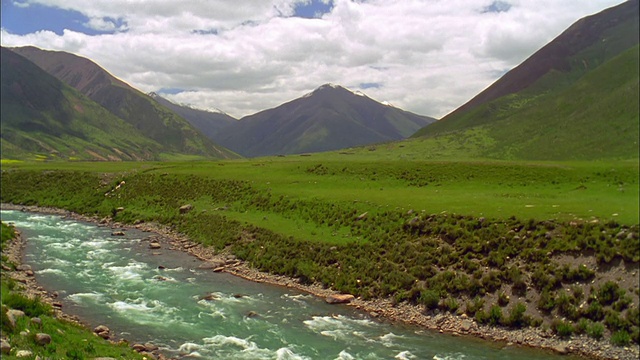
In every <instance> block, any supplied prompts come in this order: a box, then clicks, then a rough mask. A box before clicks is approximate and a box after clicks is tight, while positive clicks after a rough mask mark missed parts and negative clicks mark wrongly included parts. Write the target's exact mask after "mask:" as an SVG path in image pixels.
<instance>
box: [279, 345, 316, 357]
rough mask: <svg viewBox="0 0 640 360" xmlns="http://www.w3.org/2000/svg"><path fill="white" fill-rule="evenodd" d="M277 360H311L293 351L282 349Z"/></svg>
mask: <svg viewBox="0 0 640 360" xmlns="http://www.w3.org/2000/svg"><path fill="white" fill-rule="evenodd" d="M276 359H277V360H305V359H310V358H308V357H305V356H301V355H298V354H296V353H294V352H293V351H291V349H289V348H286V347H285V348H280V349H278V350H277V351H276Z"/></svg>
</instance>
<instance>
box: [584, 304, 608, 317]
mask: <svg viewBox="0 0 640 360" xmlns="http://www.w3.org/2000/svg"><path fill="white" fill-rule="evenodd" d="M584 315H585V316H586V317H587V318H589V319H591V320H593V321H600V320H602V319H604V310H603V308H602V305H600V303H599V302H597V301H594V302H592V303H591V304H589V307H587V309H586V310H584Z"/></svg>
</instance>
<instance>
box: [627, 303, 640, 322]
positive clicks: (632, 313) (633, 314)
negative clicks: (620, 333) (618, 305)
mask: <svg viewBox="0 0 640 360" xmlns="http://www.w3.org/2000/svg"><path fill="white" fill-rule="evenodd" d="M627 320H628V321H629V323H631V324H632V325H634V326H638V325H639V324H638V323H639V322H640V310H638V308H636V307H634V308H631V309H629V310H627Z"/></svg>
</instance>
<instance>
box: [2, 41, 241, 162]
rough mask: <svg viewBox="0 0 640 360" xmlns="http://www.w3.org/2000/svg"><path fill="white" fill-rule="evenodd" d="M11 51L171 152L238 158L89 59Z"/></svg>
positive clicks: (34, 50)
mask: <svg viewBox="0 0 640 360" xmlns="http://www.w3.org/2000/svg"><path fill="white" fill-rule="evenodd" d="M11 50H12V51H14V52H16V53H17V54H20V55H22V56H24V57H26V58H27V59H29V60H31V61H32V62H33V63H35V64H36V65H38V66H40V67H41V68H42V69H44V70H45V71H47V72H48V73H50V74H51V75H53V76H55V77H56V78H58V79H59V80H61V81H63V82H64V83H67V84H69V85H71V86H73V87H74V88H76V89H78V90H79V91H81V92H82V93H83V94H84V95H86V96H88V97H89V98H91V99H92V100H94V101H95V102H97V103H98V104H100V105H102V106H103V107H104V108H105V109H107V110H108V111H109V112H111V113H112V114H114V115H116V116H117V117H119V118H121V119H124V120H125V121H126V122H128V123H129V124H131V125H133V126H134V127H135V128H136V129H138V130H139V131H141V132H142V133H143V134H145V135H146V136H147V137H149V138H152V139H154V140H155V141H157V142H158V143H161V144H163V146H164V148H165V149H166V150H167V151H168V152H169V153H176V154H191V155H200V156H207V157H215V158H233V157H237V155H235V154H233V153H232V152H230V151H228V150H227V149H225V148H223V147H221V146H218V145H216V144H215V143H213V142H212V141H211V140H209V139H208V138H207V137H206V136H204V135H203V134H202V133H201V132H200V131H198V130H197V129H195V128H194V127H193V126H192V125H191V124H189V122H187V121H186V120H185V119H183V118H181V117H180V116H178V115H177V114H175V113H174V112H172V111H171V110H169V109H167V108H166V107H164V106H161V105H160V104H158V103H157V102H155V101H153V99H151V98H150V97H149V96H147V95H145V94H143V93H141V92H140V91H138V90H136V89H134V88H132V87H130V86H129V85H127V84H126V83H124V82H123V81H121V80H118V79H116V78H115V77H113V76H112V75H111V74H109V73H108V72H107V71H105V70H104V69H102V68H101V67H100V66H98V65H96V64H95V63H94V62H92V61H91V60H89V59H86V58H82V57H79V56H76V55H73V54H70V53H66V52H61V51H46V50H42V49H38V48H35V47H20V48H11Z"/></svg>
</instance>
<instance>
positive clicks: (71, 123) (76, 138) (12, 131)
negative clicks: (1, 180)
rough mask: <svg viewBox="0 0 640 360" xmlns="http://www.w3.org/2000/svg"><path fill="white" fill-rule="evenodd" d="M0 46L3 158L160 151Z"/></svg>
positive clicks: (120, 156)
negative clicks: (0, 63)
mask: <svg viewBox="0 0 640 360" xmlns="http://www.w3.org/2000/svg"><path fill="white" fill-rule="evenodd" d="M0 49H1V51H2V53H1V60H2V76H1V87H2V88H1V92H0V95H1V99H0V103H1V106H0V117H1V119H2V129H1V132H0V140H1V149H2V158H3V159H6V158H9V159H31V160H33V159H52V158H59V159H84V160H151V159H154V158H155V155H154V154H156V153H158V152H160V151H162V150H163V147H162V145H161V144H159V143H158V142H156V141H154V140H152V139H149V138H147V137H146V136H144V135H143V134H142V133H141V132H140V131H138V130H137V129H135V128H134V127H133V126H131V124H128V123H127V122H125V121H124V120H122V119H120V118H118V117H116V116H115V115H113V114H111V113H110V112H108V111H107V110H106V109H104V108H103V107H102V106H100V105H99V104H97V103H95V102H94V101H92V100H91V99H88V98H87V97H85V96H83V95H82V94H81V93H80V92H78V91H77V90H76V89H74V88H72V87H70V86H68V85H66V84H64V83H63V82H61V81H60V80H58V79H56V78H55V77H53V76H51V75H50V74H48V73H47V72H45V71H44V70H42V69H41V68H40V67H38V66H37V65H35V64H33V63H32V62H30V61H29V60H27V59H26V58H24V57H22V56H20V55H18V54H16V53H14V52H12V51H10V50H8V49H7V48H4V47H2V48H0Z"/></svg>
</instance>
